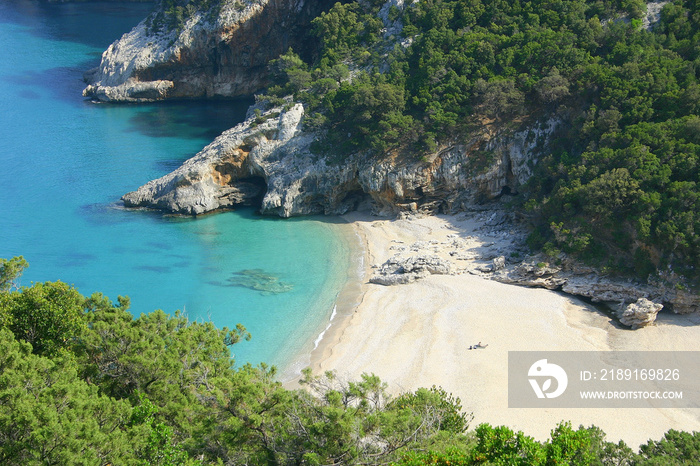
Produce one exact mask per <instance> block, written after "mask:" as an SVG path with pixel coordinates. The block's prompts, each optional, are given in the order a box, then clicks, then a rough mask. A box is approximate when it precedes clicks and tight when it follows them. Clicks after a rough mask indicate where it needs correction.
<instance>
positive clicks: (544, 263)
mask: <svg viewBox="0 0 700 466" xmlns="http://www.w3.org/2000/svg"><path fill="white" fill-rule="evenodd" d="M422 215H423V214H420V213H418V214H411V213H404V214H402V215H400V217H402V218H406V219H411V218H420V217H421V216H422ZM464 220H468V221H469V224H470V225H472V224H476V227H471V228H470V229H465V228H464V227H461V226H460V225H461V224H462V223H464ZM452 223H454V229H455V230H456V231H458V233H453V234H450V235H448V238H447V240H442V241H440V240H436V239H432V238H431V237H430V236H426V239H425V240H423V241H417V242H414V243H412V244H403V243H402V242H398V241H397V242H396V244H394V245H393V246H391V248H390V249H391V251H392V255H391V256H390V257H388V258H386V259H385V260H384V262H383V263H381V264H379V263H377V264H374V265H373V266H372V268H373V270H374V273H373V275H372V276H371V277H370V279H369V282H370V283H374V284H378V285H385V286H392V285H402V284H407V283H412V282H414V281H416V280H420V279H422V278H425V277H427V276H429V275H462V274H471V275H477V276H480V277H482V278H484V279H489V280H494V281H497V282H500V283H505V284H511V285H518V286H524V287H530V288H545V289H548V290H555V291H561V292H563V293H566V294H568V295H571V296H577V297H580V298H584V299H586V300H588V301H590V302H592V303H596V304H599V305H603V306H605V307H606V308H607V309H608V310H609V312H611V313H612V314H613V315H614V316H615V317H616V319H617V321H618V322H619V323H620V324H622V325H624V326H627V327H631V328H632V329H639V328H642V327H645V326H647V325H650V324H652V323H653V322H654V321H655V320H656V317H657V314H658V313H659V312H660V311H661V310H662V309H666V310H667V311H672V312H673V313H676V314H690V313H697V312H698V310H699V307H698V298H697V296H695V295H693V294H691V293H687V292H684V291H682V290H678V289H677V288H675V287H674V286H673V285H670V284H663V283H660V282H659V283H656V284H653V285H652V284H645V283H641V282H638V281H635V280H633V279H629V278H620V277H615V276H611V275H607V274H604V273H602V272H601V271H599V270H596V269H595V268H592V267H587V266H583V265H581V264H580V263H579V262H577V261H575V260H572V259H570V258H568V257H566V256H565V255H564V254H560V255H559V256H558V257H556V258H551V257H547V256H545V255H544V254H541V253H540V254H534V255H531V254H528V249H529V248H528V247H527V246H526V244H525V239H526V237H527V229H526V227H525V225H524V224H523V223H522V222H520V221H518V219H517V217H516V216H515V214H514V213H513V212H512V211H510V210H509V209H507V208H506V207H504V206H503V203H499V202H491V203H489V204H487V205H483V206H471V207H470V208H468V209H467V210H466V212H463V213H460V214H459V215H457V216H455V218H454V219H452Z"/></svg>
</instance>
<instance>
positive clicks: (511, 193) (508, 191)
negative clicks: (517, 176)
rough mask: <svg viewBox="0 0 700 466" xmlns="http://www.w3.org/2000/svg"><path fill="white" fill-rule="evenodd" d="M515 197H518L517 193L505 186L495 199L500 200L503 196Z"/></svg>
mask: <svg viewBox="0 0 700 466" xmlns="http://www.w3.org/2000/svg"><path fill="white" fill-rule="evenodd" d="M517 195H518V191H516V190H514V189H511V187H510V186H508V185H505V186H504V187H503V188H502V189H501V193H500V194H499V195H498V196H496V197H497V198H501V197H503V196H517Z"/></svg>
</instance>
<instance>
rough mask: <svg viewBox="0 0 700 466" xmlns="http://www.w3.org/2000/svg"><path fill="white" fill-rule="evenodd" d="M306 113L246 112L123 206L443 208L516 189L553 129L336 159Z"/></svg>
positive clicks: (310, 210)
mask: <svg viewBox="0 0 700 466" xmlns="http://www.w3.org/2000/svg"><path fill="white" fill-rule="evenodd" d="M303 114H304V109H303V106H302V105H301V104H296V105H294V106H293V107H291V108H290V109H288V110H286V111H284V110H282V109H279V108H278V109H273V110H270V111H269V112H268V113H267V114H264V115H263V116H262V117H261V118H258V120H265V121H264V122H262V123H260V124H256V123H255V121H256V119H255V118H251V119H249V120H248V121H246V122H244V123H242V124H240V125H238V126H236V127H235V128H233V129H231V130H228V131H226V132H224V133H223V134H222V135H221V136H220V137H218V138H217V139H216V140H215V141H214V142H213V143H212V144H210V145H209V146H207V147H206V148H204V149H203V150H202V151H201V152H200V153H199V154H197V155H196V156H195V157H193V158H192V159H190V160H188V161H187V162H185V163H184V164H183V165H182V167H180V168H179V169H177V170H176V171H174V172H173V173H170V174H168V175H166V176H164V177H162V178H160V179H158V180H155V181H151V182H149V183H148V184H146V185H144V186H142V187H141V188H139V189H138V190H137V191H134V192H132V193H128V194H126V195H125V196H124V198H123V199H124V202H125V203H126V205H127V206H142V207H155V208H159V209H163V210H167V211H171V212H176V213H184V214H202V213H205V212H209V211H212V210H216V209H220V208H226V207H229V206H231V205H235V204H250V203H256V204H258V203H259V205H260V209H261V211H262V212H264V213H268V214H276V215H280V216H282V217H289V216H293V215H305V214H315V213H324V214H342V213H345V212H347V211H349V210H351V209H354V208H356V207H357V205H358V204H359V203H361V202H363V201H365V200H372V201H373V202H374V206H375V209H376V210H378V211H380V212H397V211H401V210H417V209H422V210H428V211H432V212H450V211H453V210H459V209H460V208H461V207H463V205H465V204H467V203H472V202H474V201H476V200H481V199H490V198H494V197H497V196H499V195H501V194H502V193H503V192H504V191H505V192H509V191H510V192H514V191H517V189H518V187H519V186H520V185H521V184H522V183H524V182H525V181H526V180H527V179H528V178H529V176H530V174H531V171H530V170H531V167H532V165H533V164H534V162H535V160H536V159H535V158H534V155H535V153H536V148H537V147H538V146H539V145H542V144H544V143H545V142H546V140H547V137H548V135H549V134H551V132H552V131H553V130H554V128H555V127H556V122H555V121H547V122H544V123H541V124H538V125H536V126H535V127H531V128H526V129H524V130H522V131H518V132H511V133H509V134H493V133H490V132H489V131H488V130H486V129H484V131H483V132H481V133H479V134H476V135H473V136H472V137H471V139H470V140H468V141H464V142H462V143H458V144H454V145H452V146H449V147H446V148H443V149H442V150H441V151H439V152H438V153H436V154H433V155H432V156H430V157H424V158H423V159H421V160H416V159H415V158H410V159H404V158H401V157H385V158H384V159H381V160H376V159H372V160H367V159H365V158H364V157H362V156H361V155H353V156H350V157H348V158H347V159H346V160H343V161H342V163H338V164H334V163H330V162H327V161H326V159H324V158H322V157H319V156H318V155H316V154H313V153H312V152H311V150H310V146H311V144H312V142H313V141H314V137H315V135H313V134H309V133H305V132H303V131H302V130H301V119H302V116H303ZM331 158H332V157H331ZM253 187H257V189H253ZM261 189H262V190H261ZM260 197H261V199H258V198H260Z"/></svg>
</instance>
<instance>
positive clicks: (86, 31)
mask: <svg viewBox="0 0 700 466" xmlns="http://www.w3.org/2000/svg"><path fill="white" fill-rule="evenodd" d="M149 9H150V6H149V5H145V4H138V3H136V4H134V3H124V4H121V3H113V2H112V3H73V4H70V3H69V4H52V5H45V4H41V3H39V2H36V1H17V2H12V3H11V4H6V3H4V2H3V3H2V4H0V50H3V58H2V60H0V115H1V117H0V118H1V120H0V121H1V123H2V124H0V163H1V166H2V169H1V170H0V218H1V219H2V220H1V222H2V223H1V224H2V228H0V257H6V258H7V257H12V256H14V255H24V257H25V258H26V259H27V260H28V261H29V263H30V267H29V268H28V269H27V270H26V272H25V274H24V276H23V280H22V283H23V284H24V285H28V284H30V282H32V281H46V280H59V279H60V280H63V281H65V282H68V283H71V284H74V285H75V286H76V287H77V288H78V289H79V291H80V292H81V293H83V294H85V295H89V294H91V293H93V292H95V291H101V292H103V293H105V294H106V295H108V296H109V297H110V298H112V300H114V301H116V297H117V296H118V295H128V296H129V297H130V298H131V303H132V309H131V310H132V312H134V314H136V315H138V314H140V313H142V312H149V311H151V310H154V309H158V308H160V309H163V310H165V311H166V312H170V313H172V312H174V311H175V310H178V309H181V310H185V311H186V313H187V315H188V316H189V317H190V318H192V319H211V320H212V321H213V322H214V323H215V324H216V325H217V326H219V327H223V326H228V327H232V326H234V325H235V324H236V323H242V324H244V325H245V326H246V327H247V328H248V330H249V331H250V333H251V334H252V335H253V339H252V340H251V341H250V342H244V343H241V344H239V345H237V346H236V347H234V350H233V351H234V353H235V355H236V360H237V361H238V362H239V363H241V362H252V363H257V362H260V361H265V362H268V363H273V364H278V365H284V364H286V363H287V362H289V360H290V358H292V357H293V356H295V355H296V354H298V353H299V352H300V351H304V350H305V348H306V346H309V348H308V349H309V351H310V349H311V348H312V347H313V340H314V338H315V337H316V335H318V332H319V331H320V330H323V328H324V327H325V325H326V322H327V321H328V317H329V316H330V314H331V311H332V309H333V303H334V299H335V296H336V295H337V293H338V291H339V289H340V287H341V286H342V284H343V281H344V280H345V278H346V274H347V264H348V261H349V259H348V258H349V255H348V254H349V251H348V246H347V244H346V242H345V241H344V240H343V238H342V235H340V234H339V231H340V228H339V226H338V225H335V224H333V223H329V222H328V221H326V220H321V219H292V220H281V219H273V218H262V217H260V216H258V215H257V214H255V213H254V212H253V211H252V210H241V211H237V212H226V213H220V214H216V215H209V216H204V217H200V218H197V219H192V218H179V217H169V216H164V215H162V214H159V213H155V212H145V211H132V210H125V209H123V208H122V207H121V204H120V202H119V198H120V197H121V196H122V195H123V194H124V193H126V192H128V191H131V190H133V189H135V188H137V187H138V186H140V185H141V184H143V183H145V182H147V181H148V180H150V179H152V178H156V177H159V176H162V175H164V174H165V173H167V172H169V171H171V170H172V169H174V168H176V167H177V166H179V165H180V163H181V162H182V161H184V160H186V159H187V158H189V157H190V156H192V155H193V154H195V153H196V152H198V151H199V150H200V149H201V148H202V147H204V146H205V145H206V144H208V143H209V142H211V140H212V139H213V138H214V137H216V135H218V134H220V133H221V131H223V130H225V129H227V128H229V127H232V126H234V125H235V124H236V123H237V122H239V121H241V120H242V119H243V117H244V115H245V111H246V109H247V106H248V105H249V104H250V102H251V101H250V99H247V100H246V99H243V100H240V101H228V102H209V103H203V102H200V103H195V102H183V103H168V104H154V105H138V106H137V105H107V104H99V105H98V104H94V103H91V102H88V101H86V100H84V99H83V98H82V96H81V91H82V88H83V87H84V84H83V82H82V73H83V72H84V71H85V70H87V69H89V68H92V67H94V66H97V64H98V63H99V57H100V54H101V52H102V51H103V50H104V49H105V48H106V47H107V46H108V45H109V43H111V42H112V41H113V40H114V39H116V38H118V37H119V36H120V35H121V34H122V33H124V32H126V31H128V30H129V29H130V28H131V27H132V26H133V25H135V24H136V23H137V22H138V21H139V20H140V19H141V18H143V17H144V16H145V15H146V13H147V12H148V10H149ZM256 269H259V270H260V274H262V275H260V274H259V275H254V274H253V278H255V277H257V278H258V281H260V280H259V279H260V277H270V278H269V280H271V282H272V283H283V284H284V286H282V287H280V286H269V283H268V284H267V285H266V284H265V283H264V282H265V280H262V281H263V283H262V284H258V285H257V286H249V285H250V282H244V283H241V280H237V281H236V280H233V281H232V278H234V279H235V277H236V276H238V277H240V275H241V272H242V271H243V273H244V274H245V273H247V272H245V271H250V270H256ZM236 274H238V275H236ZM249 275H250V274H249ZM266 287H267V288H266ZM319 329H320V330H319Z"/></svg>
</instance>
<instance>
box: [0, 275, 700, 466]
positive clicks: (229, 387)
mask: <svg viewBox="0 0 700 466" xmlns="http://www.w3.org/2000/svg"><path fill="white" fill-rule="evenodd" d="M25 265H26V264H25ZM14 278H17V276H15V277H14ZM25 294H27V295H28V296H27V297H25V296H23V295H25ZM37 296H38V297H39V298H37ZM47 300H48V301H50V302H51V306H49V307H51V308H52V309H54V310H55V311H56V312H55V313H51V312H48V313H47V312H44V311H42V307H45V306H46V305H47ZM15 302H19V303H20V304H21V306H20V305H18V304H16V303H15ZM128 308H129V300H128V298H124V297H119V299H118V303H117V304H114V303H112V302H111V301H110V300H109V299H108V298H107V297H105V296H103V295H101V294H99V293H96V294H94V295H92V296H90V297H84V296H82V295H80V293H78V291H77V290H75V289H74V288H73V287H70V286H68V285H66V284H64V283H61V282H55V283H38V284H34V285H32V286H30V287H24V288H21V289H18V290H14V291H9V290H5V291H0V312H1V313H5V314H9V315H15V314H16V313H19V314H22V313H31V312H32V311H37V313H36V316H35V318H34V321H33V323H32V324H31V325H29V327H30V328H36V329H39V330H37V332H34V333H33V332H27V331H26V328H28V327H27V326H22V325H15V324H7V323H6V322H5V321H3V324H2V325H0V463H2V464H3V465H5V464H6V465H22V466H25V465H45V464H60V465H73V464H76V465H78V464H80V465H83V464H90V465H99V464H101V465H108V464H119V465H138V466H145V465H163V466H165V465H168V466H173V465H192V466H194V465H204V464H212V465H215V464H218V465H221V464H223V465H240V464H251V465H267V464H285V465H291V464H306V465H320V464H338V465H353V464H357V465H359V464H376V465H379V464H395V465H406V466H409V465H410V466H413V465H419V464H421V465H422V464H443V465H448V464H452V465H454V464H456V465H460V464H461V465H480V464H523V465H525V464H527V465H539V464H541V465H545V464H570V465H589V464H602V465H646V464H649V465H651V464H695V463H697V462H698V461H700V456H699V455H698V452H699V451H700V434H698V433H687V432H678V431H674V430H671V431H669V432H668V433H667V434H666V435H665V436H664V438H662V439H660V440H659V441H649V442H648V443H647V444H646V445H643V446H642V447H641V450H640V452H639V453H638V454H635V453H634V452H633V451H632V450H631V449H630V448H629V447H627V446H626V445H625V444H624V443H623V442H619V443H617V444H614V443H611V442H607V441H606V440H605V434H604V433H603V432H602V431H600V429H598V428H596V427H589V428H584V427H579V428H578V429H577V430H574V429H573V428H572V427H571V425H570V424H569V423H565V422H564V423H561V424H559V425H558V426H556V427H555V428H554V430H553V431H552V434H551V437H550V439H549V440H547V441H545V442H538V441H536V440H534V439H532V438H531V437H529V436H527V435H526V434H524V433H522V432H513V431H512V430H510V429H508V428H506V427H492V426H490V425H488V424H482V425H479V426H477V427H476V429H473V430H472V429H471V425H470V423H471V420H472V416H471V415H470V414H468V413H466V412H465V411H464V410H463V406H462V403H463V402H462V400H460V399H459V398H456V397H454V396H452V395H451V394H449V393H447V392H446V391H445V390H443V389H441V388H439V387H431V388H430V389H425V388H421V389H418V390H416V391H414V392H406V393H403V394H400V395H398V396H395V397H392V396H390V395H389V393H388V392H387V385H386V383H384V382H382V380H380V379H379V378H378V377H377V376H375V375H371V374H365V375H363V376H362V377H361V379H360V380H358V381H347V380H342V379H340V378H339V377H338V376H337V375H336V374H335V373H333V372H328V373H325V374H320V375H314V374H312V373H311V371H310V370H306V371H304V373H303V376H302V378H301V385H302V389H297V390H289V389H286V388H284V387H283V386H282V384H281V383H280V382H279V381H278V380H277V379H276V369H275V368H274V367H268V366H266V365H264V364H261V365H259V366H257V367H253V366H251V365H249V364H245V365H242V366H241V367H236V366H235V364H234V361H233V359H232V358H231V353H230V351H229V346H230V345H233V344H235V343H237V342H238V341H240V339H241V338H249V335H248V333H247V332H246V331H245V329H244V328H243V327H241V326H237V327H236V329H234V330H228V329H217V328H216V327H214V326H213V325H212V324H211V323H200V322H191V321H189V320H188V319H187V318H186V317H185V316H183V315H182V314H180V313H176V314H175V315H167V314H165V313H163V312H162V311H155V312H152V313H149V314H141V315H140V316H139V317H134V316H133V315H132V314H131V313H130V312H129V311H128ZM17 309H19V311H17ZM61 311H66V315H67V316H68V321H69V322H77V323H78V324H79V325H67V326H63V327H62V326H60V325H57V322H56V321H57V320H60V319H57V317H56V316H57V315H58V314H60V313H61ZM30 340H31V341H30ZM32 342H33V343H36V344H37V346H33V344H32ZM466 404H467V406H468V400H466Z"/></svg>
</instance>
